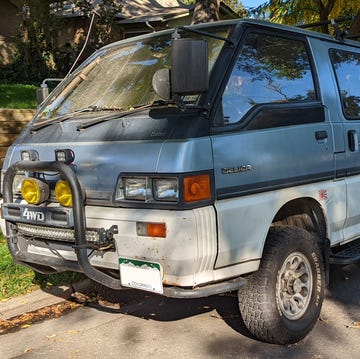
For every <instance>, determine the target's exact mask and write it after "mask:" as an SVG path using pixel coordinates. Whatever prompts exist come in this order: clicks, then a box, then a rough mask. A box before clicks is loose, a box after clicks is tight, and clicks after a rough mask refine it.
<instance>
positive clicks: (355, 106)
mask: <svg viewBox="0 0 360 359" xmlns="http://www.w3.org/2000/svg"><path fill="white" fill-rule="evenodd" d="M330 58H331V62H332V64H333V67H334V71H335V76H336V80H337V83H338V88H339V92H340V98H341V104H342V107H343V111H344V114H345V117H346V118H348V119H359V118H360V86H359V81H360V55H359V54H357V53H353V52H349V51H341V50H335V49H333V50H330Z"/></svg>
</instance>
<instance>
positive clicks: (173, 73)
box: [2, 20, 360, 344]
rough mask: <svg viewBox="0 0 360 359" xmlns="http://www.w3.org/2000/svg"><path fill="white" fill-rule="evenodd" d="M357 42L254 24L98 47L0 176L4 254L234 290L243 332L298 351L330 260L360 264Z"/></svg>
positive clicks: (172, 292)
mask: <svg viewBox="0 0 360 359" xmlns="http://www.w3.org/2000/svg"><path fill="white" fill-rule="evenodd" d="M359 64H360V44H359V43H357V42H355V41H351V40H346V39H343V38H341V37H339V38H337V39H336V38H333V37H330V36H328V35H322V34H318V33H315V32H312V31H308V30H304V29H300V28H293V27H286V26H280V25H275V24H271V23H266V22H261V21H256V20H237V21H225V22H214V23H211V24H202V25H198V26H194V27H180V28H177V29H175V30H166V31H162V32H157V33H156V32H154V33H152V34H148V35H144V36H140V37H135V38H132V39H128V40H124V41H120V42H117V43H114V44H111V45H109V46H106V47H104V48H101V49H100V50H98V51H97V52H95V53H94V54H93V55H92V56H91V57H90V58H89V59H88V60H86V61H85V62H84V63H83V64H82V65H81V66H80V67H79V68H78V69H77V70H76V71H75V72H73V73H72V74H71V75H70V76H67V77H66V78H65V79H64V80H63V81H62V82H61V83H60V84H59V86H58V87H57V88H56V89H55V90H54V91H53V92H52V93H51V94H50V95H49V96H48V97H47V98H46V99H45V100H44V101H43V103H42V104H41V105H40V106H39V108H38V110H37V112H36V114H35V116H34V118H33V119H32V121H31V122H30V123H29V124H28V125H27V126H26V127H25V129H24V130H23V131H22V133H21V134H20V135H19V137H18V138H17V140H16V141H15V142H14V143H13V145H12V146H11V147H10V148H9V150H8V153H7V156H6V159H5V162H4V166H3V169H2V194H3V204H2V218H3V230H4V232H5V233H6V237H7V240H8V246H9V250H10V252H11V254H12V255H13V257H14V259H15V260H16V261H17V262H18V263H22V264H24V265H27V266H29V267H30V268H32V269H34V270H35V271H38V272H42V273H53V272H60V271H64V270H72V271H79V272H83V273H85V274H86V275H87V276H88V277H89V278H91V279H92V280H93V281H94V282H96V283H98V285H99V286H102V287H104V288H108V289H109V290H114V291H115V290H116V291H117V290H121V289H122V288H129V287H130V288H136V289H139V290H144V291H150V292H154V293H158V294H160V295H164V296H168V297H175V298H184V299H186V298H198V297H203V296H210V295H213V294H218V293H225V292H229V291H237V293H238V298H239V308H240V312H241V315H242V318H243V321H244V323H245V325H246V326H247V328H248V329H249V331H250V332H251V333H252V334H253V335H254V336H255V337H257V338H259V339H260V340H263V341H267V342H271V343H282V344H284V343H294V342H297V341H299V340H301V339H302V338H303V337H304V336H306V335H307V334H308V333H309V332H310V330H311V329H312V327H313V326H314V324H315V323H316V321H317V319H318V317H319V314H320V310H321V305H322V301H323V298H324V286H325V284H326V283H327V282H328V276H329V265H330V264H332V263H336V264H349V263H353V262H356V261H359V260H360V243H359V241H357V239H358V238H359V237H360V206H359V198H360V149H359V137H360V86H359V81H360V65H359Z"/></svg>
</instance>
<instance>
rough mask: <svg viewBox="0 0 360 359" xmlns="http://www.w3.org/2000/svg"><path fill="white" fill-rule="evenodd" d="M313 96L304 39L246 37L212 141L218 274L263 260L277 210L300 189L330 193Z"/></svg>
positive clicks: (319, 108) (326, 127)
mask: <svg viewBox="0 0 360 359" xmlns="http://www.w3.org/2000/svg"><path fill="white" fill-rule="evenodd" d="M317 93H318V91H317V87H316V83H315V80H314V76H313V73H312V66H311V61H310V56H309V50H308V45H307V42H306V39H305V38H302V37H298V36H296V37H292V36H288V35H286V37H285V36H284V35H283V34H282V33H269V32H266V33H265V32H260V31H249V32H248V33H247V34H246V35H245V39H244V40H243V43H242V45H241V49H240V53H239V56H238V59H237V61H236V63H235V65H234V67H233V70H232V72H231V74H230V75H229V78H228V81H227V83H226V86H224V92H223V96H222V104H221V105H220V106H219V108H220V109H221V110H220V111H219V112H221V111H222V112H223V114H222V116H220V117H221V118H222V119H223V124H222V125H219V126H217V127H215V128H214V130H213V134H212V143H213V156H214V168H215V182H216V191H217V192H216V193H217V202H216V204H215V206H216V209H217V213H218V236H219V237H218V238H219V243H218V258H217V262H216V266H217V267H224V266H227V265H231V264H235V263H240V262H244V261H248V260H252V259H259V258H261V253H262V245H263V242H264V240H265V237H266V234H267V231H268V228H269V226H270V224H271V222H272V220H273V218H274V216H275V214H276V212H277V210H278V209H279V208H280V207H281V203H286V202H287V201H288V200H290V199H291V198H296V197H297V196H302V192H301V191H303V187H302V186H304V185H309V184H312V183H318V182H320V183H321V185H320V186H318V187H315V190H314V192H315V193H316V195H317V196H318V197H319V199H321V198H322V197H323V199H326V196H327V194H328V191H331V188H330V187H332V183H333V178H334V151H333V135H332V127H331V124H330V123H329V122H328V119H327V115H326V111H325V109H324V107H323V105H322V104H321V102H320V101H319V100H318V95H317ZM217 122H218V121H217ZM285 188H287V189H288V190H286V191H281V190H282V189H285ZM284 196H285V198H284Z"/></svg>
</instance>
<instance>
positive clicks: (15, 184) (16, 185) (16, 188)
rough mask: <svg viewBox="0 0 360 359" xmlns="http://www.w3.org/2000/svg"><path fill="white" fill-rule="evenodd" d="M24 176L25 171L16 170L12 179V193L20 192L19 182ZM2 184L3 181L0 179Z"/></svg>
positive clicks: (20, 182)
mask: <svg viewBox="0 0 360 359" xmlns="http://www.w3.org/2000/svg"><path fill="white" fill-rule="evenodd" d="M25 178H26V176H25V173H21V172H18V173H17V174H16V175H15V176H14V179H13V194H21V184H22V182H23V180H24V179H25ZM1 183H2V184H3V183H4V182H3V181H1Z"/></svg>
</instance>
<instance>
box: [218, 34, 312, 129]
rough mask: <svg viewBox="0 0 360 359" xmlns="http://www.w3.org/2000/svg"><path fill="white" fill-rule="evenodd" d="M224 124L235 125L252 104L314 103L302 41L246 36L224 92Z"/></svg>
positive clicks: (272, 36) (310, 76)
mask: <svg viewBox="0 0 360 359" xmlns="http://www.w3.org/2000/svg"><path fill="white" fill-rule="evenodd" d="M222 100H223V113H224V123H225V124H230V123H236V122H239V121H241V119H242V117H243V116H244V115H245V114H246V113H247V112H248V111H249V110H250V109H251V108H252V107H253V106H255V105H258V104H266V103H279V102H281V103H282V102H284V103H289V102H303V101H313V100H316V93H315V86H314V81H313V77H312V73H311V66H310V60H309V56H308V53H307V49H306V45H305V43H304V42H303V41H300V40H294V39H289V38H282V37H278V36H274V35H268V34H260V33H250V34H248V36H247V38H246V40H245V42H244V44H243V46H242V49H241V51H240V55H239V58H238V60H237V62H236V64H235V67H234V69H233V71H232V73H231V75H230V78H229V80H228V83H227V85H226V88H225V90H224V93H223V98H222Z"/></svg>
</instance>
